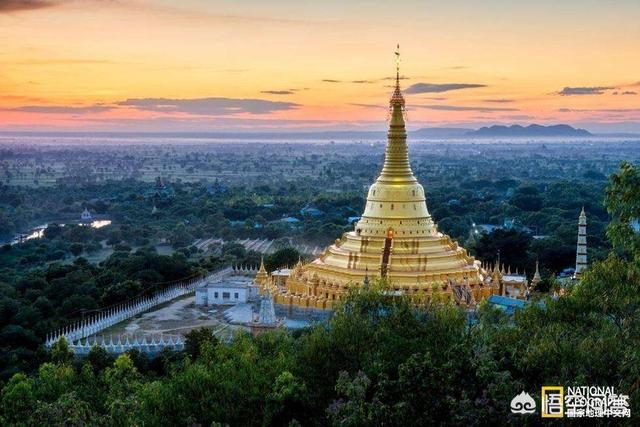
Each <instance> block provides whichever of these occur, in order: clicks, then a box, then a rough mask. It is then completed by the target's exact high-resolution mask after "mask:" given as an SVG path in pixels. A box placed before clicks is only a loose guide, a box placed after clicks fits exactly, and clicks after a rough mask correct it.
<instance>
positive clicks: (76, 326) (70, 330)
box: [45, 267, 250, 347]
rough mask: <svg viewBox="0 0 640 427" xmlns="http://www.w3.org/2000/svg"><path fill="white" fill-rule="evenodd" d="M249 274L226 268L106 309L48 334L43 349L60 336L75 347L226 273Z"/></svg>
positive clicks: (243, 270)
mask: <svg viewBox="0 0 640 427" xmlns="http://www.w3.org/2000/svg"><path fill="white" fill-rule="evenodd" d="M239 271H242V272H245V271H246V272H248V271H250V270H248V269H242V270H237V269H236V267H233V268H232V267H228V268H225V269H223V270H220V271H217V272H215V273H211V274H209V275H207V276H205V277H201V278H196V279H192V280H188V281H186V282H183V283H179V284H176V285H173V286H171V287H169V288H167V289H164V290H162V291H159V292H157V293H156V294H155V295H153V296H143V297H140V298H137V299H135V300H133V301H129V302H126V303H122V304H120V305H118V306H116V307H112V308H109V309H106V310H104V311H102V312H100V313H98V314H95V315H93V316H90V317H89V318H87V319H84V320H81V321H78V322H75V323H72V324H71V325H68V326H65V327H63V328H61V329H59V330H57V331H54V332H52V333H50V334H48V335H47V338H46V340H45V346H47V347H51V346H52V345H53V344H54V343H55V342H56V341H58V340H59V339H60V338H61V337H65V339H66V340H67V342H69V344H70V345H75V344H76V342H77V341H79V340H81V339H82V338H87V337H90V336H92V335H96V334H97V333H99V332H101V331H103V330H105V329H107V328H108V327H110V326H113V325H115V324H117V323H120V322H122V321H124V320H127V319H130V318H132V317H134V316H137V315H138V314H140V313H144V312H145V311H148V310H150V309H152V308H154V307H157V306H158V305H161V304H164V303H166V302H169V301H171V300H173V299H176V298H179V297H181V296H183V295H187V294H189V293H192V292H195V290H196V288H197V287H199V286H201V285H204V284H206V283H207V282H209V281H211V280H216V279H220V278H223V277H225V276H228V275H229V274H238V273H237V272H239Z"/></svg>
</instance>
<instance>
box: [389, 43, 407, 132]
mask: <svg viewBox="0 0 640 427" xmlns="http://www.w3.org/2000/svg"><path fill="white" fill-rule="evenodd" d="M395 55H396V87H395V90H394V91H393V95H391V100H390V101H389V108H390V109H391V113H392V115H393V112H394V109H395V107H400V116H402V111H403V110H404V97H403V96H402V92H401V91H400V45H399V44H398V46H397V48H396V51H395ZM392 122H393V117H392ZM398 124H400V123H398ZM402 126H403V127H404V120H403V121H402Z"/></svg>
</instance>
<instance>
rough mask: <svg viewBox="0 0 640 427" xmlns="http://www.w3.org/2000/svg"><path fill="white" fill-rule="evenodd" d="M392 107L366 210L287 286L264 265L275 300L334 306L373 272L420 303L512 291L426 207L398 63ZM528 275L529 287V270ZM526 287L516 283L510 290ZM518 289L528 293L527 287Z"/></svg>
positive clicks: (466, 300)
mask: <svg viewBox="0 0 640 427" xmlns="http://www.w3.org/2000/svg"><path fill="white" fill-rule="evenodd" d="M396 55H399V54H398V52H396ZM398 62H399V61H398ZM389 109H390V123H389V130H388V134H387V138H388V140H387V145H386V150H385V158H384V165H383V167H382V171H381V172H380V175H379V176H378V178H377V179H376V181H375V182H374V183H373V184H372V185H371V186H370V187H369V193H368V195H367V202H366V205H365V207H364V213H363V214H362V216H361V218H360V220H359V221H358V222H357V223H356V224H355V228H354V230H353V231H349V232H347V233H344V234H343V235H342V237H341V238H340V239H336V241H335V243H334V244H332V245H331V246H329V247H328V248H326V249H325V250H324V251H323V252H322V253H321V254H320V256H319V257H318V258H317V259H315V260H314V261H312V262H310V263H307V264H303V263H302V262H299V263H298V264H297V265H296V266H295V267H294V268H293V269H291V270H290V271H289V276H288V278H287V280H286V282H285V283H284V285H278V284H277V283H276V282H275V281H273V280H269V275H268V273H267V272H266V271H265V270H264V266H261V268H260V272H259V273H258V275H257V276H256V283H257V284H258V285H260V286H261V287H262V288H263V289H264V287H268V288H269V289H270V291H271V293H272V294H273V295H274V299H275V302H276V303H278V304H284V305H294V306H298V307H303V308H304V307H307V308H316V309H331V308H332V307H333V305H334V303H335V302H337V301H338V300H340V298H341V297H342V296H343V295H345V293H346V292H347V289H348V287H350V286H364V285H366V284H368V283H369V280H373V279H376V278H382V279H384V280H385V282H386V283H387V285H388V287H389V291H390V292H394V291H395V292H402V293H406V294H408V295H410V296H411V297H412V298H414V299H415V300H416V301H417V302H418V303H421V302H426V301H428V300H430V299H431V298H432V297H433V295H434V294H436V293H437V294H438V295H439V298H442V297H444V298H446V299H450V300H452V301H455V302H456V303H458V304H462V305H475V304H476V302H478V301H480V300H481V299H484V298H487V297H488V296H490V295H492V294H503V295H504V294H505V293H506V292H507V291H506V288H507V286H506V284H505V286H503V283H502V281H501V278H502V276H503V275H505V274H504V273H505V272H501V271H500V267H499V266H495V267H494V268H493V269H492V271H488V270H485V269H484V268H483V266H482V265H481V263H480V261H477V260H475V259H474V258H473V257H472V256H470V255H469V254H468V253H467V251H466V250H465V249H464V248H462V247H461V246H459V245H458V243H457V242H455V241H453V240H452V239H451V238H450V237H449V236H447V235H446V234H443V233H441V232H439V231H438V227H437V225H436V224H435V223H434V221H433V219H432V218H431V215H430V214H429V210H428V209H427V202H426V195H425V191H424V188H423V187H422V185H420V183H419V182H418V180H417V179H416V177H415V176H414V175H413V172H412V170H411V165H410V163H409V152H408V148H407V132H406V129H405V119H404V112H405V100H404V97H403V96H402V92H401V91H400V73H399V65H398V66H397V69H396V83H395V90H394V92H393V94H392V95H391V100H390V102H389ZM523 279H524V284H523V286H524V287H525V288H526V287H527V286H528V284H527V282H526V276H525V277H523ZM521 287H522V285H520V284H516V283H515V282H514V283H513V284H511V288H512V289H513V288H521ZM519 290H520V289H519ZM518 293H520V294H522V295H524V293H525V290H524V289H522V290H521V291H520V292H518Z"/></svg>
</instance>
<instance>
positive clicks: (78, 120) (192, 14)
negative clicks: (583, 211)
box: [0, 0, 640, 132]
mask: <svg viewBox="0 0 640 427" xmlns="http://www.w3.org/2000/svg"><path fill="white" fill-rule="evenodd" d="M0 40H1V42H0V130H80V131H87V130H92V131H93V130H103V131H206V130H211V131H220V130H224V131H234V132H235V131H245V130H247V131H248V130H261V131H264V130H282V129H297V130H313V129H317V130H336V129H345V130H346V129H362V130H378V129H383V128H384V127H385V120H386V116H387V112H386V110H385V108H386V106H387V103H388V98H389V94H390V92H391V88H390V87H389V85H391V84H392V83H393V82H392V80H391V78H392V76H393V75H394V67H395V63H394V55H393V52H394V50H395V46H396V43H399V44H400V50H401V53H402V67H401V74H402V76H403V81H402V86H403V89H404V91H405V96H406V98H407V116H408V120H409V127H410V128H412V129H415V128H419V127H433V126H437V127H443V126H447V127H460V126H464V127H480V126H483V125H489V124H514V123H517V124H529V123H540V124H555V123H568V124H571V125H575V126H579V127H584V128H586V129H589V130H591V131H594V132H626V131H633V132H640V1H638V0H616V1H595V0H594V1H589V0H583V1H578V0H564V1H558V0H554V1H549V0H536V1H515V0H488V1H459V0H448V1H424V0H422V1H398V0H396V1H388V0H387V1H351V2H347V1H344V0H341V1H334V0H323V1H302V0H298V1H264V0H260V1H257V0H256V1H253V0H243V1H231V0H229V1H205V0H181V1H177V0H175V1H169V0H0Z"/></svg>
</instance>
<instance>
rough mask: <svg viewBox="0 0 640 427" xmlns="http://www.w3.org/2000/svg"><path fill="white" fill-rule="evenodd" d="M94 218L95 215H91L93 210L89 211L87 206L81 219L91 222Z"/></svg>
mask: <svg viewBox="0 0 640 427" xmlns="http://www.w3.org/2000/svg"><path fill="white" fill-rule="evenodd" d="M92 219H93V217H92V216H91V212H89V209H87V208H86V207H85V208H84V210H83V211H82V213H81V214H80V221H82V222H91V220H92Z"/></svg>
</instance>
